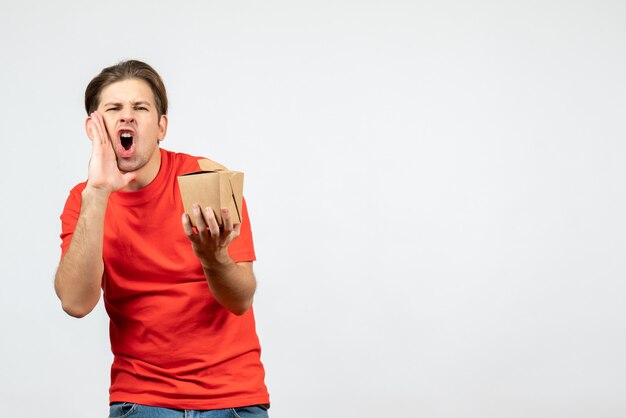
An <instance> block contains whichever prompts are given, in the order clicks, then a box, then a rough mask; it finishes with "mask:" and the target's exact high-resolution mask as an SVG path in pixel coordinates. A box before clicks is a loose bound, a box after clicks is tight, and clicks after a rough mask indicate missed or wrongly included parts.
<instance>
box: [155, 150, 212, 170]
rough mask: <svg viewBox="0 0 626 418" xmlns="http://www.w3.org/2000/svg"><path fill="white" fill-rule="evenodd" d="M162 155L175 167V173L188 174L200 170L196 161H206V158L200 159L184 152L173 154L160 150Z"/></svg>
mask: <svg viewBox="0 0 626 418" xmlns="http://www.w3.org/2000/svg"><path fill="white" fill-rule="evenodd" d="M162 151H163V153H164V154H165V155H166V156H167V157H166V158H167V159H168V161H169V162H170V163H171V164H172V166H173V167H175V171H177V172H178V173H189V172H193V171H199V170H201V168H200V165H199V164H198V161H200V160H206V159H208V158H207V157H200V156H197V155H190V154H187V153H184V152H174V151H169V150H165V149H162Z"/></svg>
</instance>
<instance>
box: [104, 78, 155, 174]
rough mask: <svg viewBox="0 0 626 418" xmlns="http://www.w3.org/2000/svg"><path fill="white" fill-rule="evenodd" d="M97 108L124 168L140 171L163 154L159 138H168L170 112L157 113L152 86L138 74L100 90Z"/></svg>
mask: <svg viewBox="0 0 626 418" xmlns="http://www.w3.org/2000/svg"><path fill="white" fill-rule="evenodd" d="M97 110H98V112H99V113H100V114H101V115H102V116H103V118H104V124H105V125H106V129H107V132H108V134H109V136H110V137H111V142H112V143H113V150H114V151H115V155H116V156H117V166H118V167H119V169H120V171H122V172H130V171H137V170H140V169H141V168H143V167H144V166H145V165H146V164H147V163H148V162H150V161H157V160H158V159H159V158H160V154H159V145H158V143H159V141H160V140H162V139H163V138H165V133H166V130H167V116H165V115H162V116H161V117H160V118H159V116H158V110H157V108H156V103H155V100H154V94H153V93H152V90H151V89H150V86H149V85H148V84H147V83H146V82H145V81H143V80H140V79H137V78H131V79H126V80H122V81H118V82H115V83H113V84H109V85H108V86H106V87H105V88H103V89H102V91H101V92H100V104H99V105H98V109H97Z"/></svg>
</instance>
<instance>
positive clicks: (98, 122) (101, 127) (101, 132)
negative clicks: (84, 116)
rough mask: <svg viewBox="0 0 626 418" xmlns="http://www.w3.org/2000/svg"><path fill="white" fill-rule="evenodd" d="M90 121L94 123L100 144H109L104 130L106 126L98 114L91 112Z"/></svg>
mask: <svg viewBox="0 0 626 418" xmlns="http://www.w3.org/2000/svg"><path fill="white" fill-rule="evenodd" d="M91 118H92V120H93V121H94V122H95V126H96V128H97V129H98V135H99V137H100V143H101V144H102V145H106V144H107V143H110V142H111V141H110V139H109V134H108V132H107V129H106V125H105V124H104V118H103V117H102V115H101V114H100V113H98V112H93V113H92V114H91Z"/></svg>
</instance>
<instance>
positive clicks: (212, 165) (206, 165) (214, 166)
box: [198, 158, 228, 171]
mask: <svg viewBox="0 0 626 418" xmlns="http://www.w3.org/2000/svg"><path fill="white" fill-rule="evenodd" d="M198 165H199V166H200V169H201V170H202V171H227V170H228V169H227V168H226V167H224V166H223V165H221V164H220V163H216V162H215V161H213V160H209V159H208V158H205V159H203V160H198Z"/></svg>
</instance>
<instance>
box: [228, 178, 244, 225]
mask: <svg viewBox="0 0 626 418" xmlns="http://www.w3.org/2000/svg"><path fill="white" fill-rule="evenodd" d="M229 180H230V189H231V191H232V196H233V201H234V202H235V209H236V210H237V217H238V218H239V222H241V219H242V216H243V214H242V212H241V211H242V208H241V204H242V202H241V201H242V196H243V173H241V172H238V171H234V172H232V174H231V176H230V178H229ZM233 215H234V214H233Z"/></svg>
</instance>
